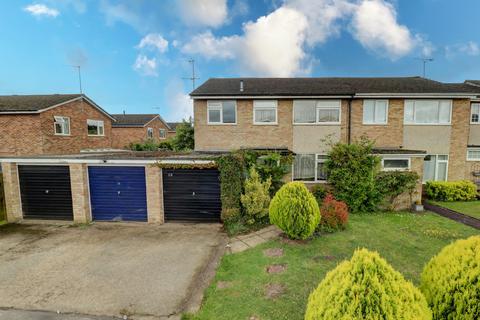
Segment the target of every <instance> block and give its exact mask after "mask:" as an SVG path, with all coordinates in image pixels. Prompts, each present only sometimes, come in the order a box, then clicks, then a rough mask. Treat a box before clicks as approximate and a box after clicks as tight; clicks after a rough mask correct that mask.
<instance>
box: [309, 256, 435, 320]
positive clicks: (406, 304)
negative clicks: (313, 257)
mask: <svg viewBox="0 0 480 320" xmlns="http://www.w3.org/2000/svg"><path fill="white" fill-rule="evenodd" d="M431 318H432V315H431V311H430V309H429V308H428V305H427V302H426V300H425V297H423V295H422V293H421V292H420V290H418V289H417V288H415V287H414V286H413V284H412V283H410V282H408V281H407V280H405V279H404V278H403V276H402V275H401V274H400V273H399V272H398V271H395V270H394V269H393V268H392V266H390V265H389V264H388V263H387V262H386V261H385V260H384V259H382V258H381V257H380V255H379V254H378V253H376V252H370V251H368V250H367V249H359V250H357V251H355V253H354V254H353V257H352V259H351V260H349V261H344V262H342V263H340V264H339V265H338V266H337V267H336V268H335V269H333V270H332V271H330V272H329V273H327V275H326V276H325V278H324V279H323V281H322V282H320V284H319V286H318V287H317V289H315V290H314V291H313V292H312V294H310V297H309V298H308V305H307V311H306V314H305V320H319V319H325V320H327V319H328V320H330V319H392V320H394V319H417V320H423V319H431Z"/></svg>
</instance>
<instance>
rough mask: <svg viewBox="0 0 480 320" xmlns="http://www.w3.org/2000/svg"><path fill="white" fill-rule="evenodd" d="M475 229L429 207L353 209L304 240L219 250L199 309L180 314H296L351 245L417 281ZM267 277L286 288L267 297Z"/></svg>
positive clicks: (350, 250) (292, 319)
mask: <svg viewBox="0 0 480 320" xmlns="http://www.w3.org/2000/svg"><path fill="white" fill-rule="evenodd" d="M474 234H479V232H478V231H477V230H475V229H473V228H470V227H467V226H465V225H463V224H460V223H457V222H454V221H452V220H449V219H446V218H443V217H440V216H437V215H435V214H433V213H426V214H422V215H416V214H412V213H398V214H394V213H386V214H372V215H360V216H359V215H352V216H351V217H350V224H349V227H348V229H347V230H345V231H342V232H337V233H334V234H329V235H325V236H322V237H320V238H317V239H315V240H312V241H310V242H308V243H306V244H298V243H286V241H284V240H275V241H271V242H268V243H266V244H263V245H260V246H258V247H256V248H253V249H250V250H247V251H245V252H241V253H237V254H233V255H226V256H224V257H223V259H222V262H221V265H220V267H219V269H218V271H217V275H216V277H215V280H214V282H213V284H212V285H211V286H210V287H209V288H208V289H207V291H206V295H205V299H204V302H203V306H202V308H201V310H200V311H199V312H198V313H197V314H196V315H194V316H191V317H187V316H186V317H185V318H186V319H190V318H192V319H196V320H200V319H204V320H210V319H223V320H230V319H231V320H236V319H240V320H244V319H261V320H266V319H272V320H273V319H276V320H277V319H285V320H287V319H288V320H297V319H298V320H300V319H303V316H304V310H305V306H306V302H307V298H308V295H309V294H310V292H311V291H312V290H313V289H314V288H315V287H316V286H317V285H318V283H319V282H320V281H321V280H322V278H323V277H324V276H325V274H326V272H327V271H329V270H331V269H333V268H334V267H335V266H336V265H337V264H338V263H339V262H340V261H341V260H344V259H349V258H350V257H351V255H352V253H353V251H354V250H355V249H356V248H359V247H366V248H368V249H370V250H376V251H378V252H380V254H381V255H382V256H383V257H384V258H386V259H387V261H388V262H390V263H391V264H392V265H393V266H394V267H395V268H396V269H397V270H399V271H400V272H402V273H403V275H404V276H405V277H406V278H407V279H409V280H412V281H413V282H414V283H418V281H419V277H420V273H421V271H422V268H423V266H424V265H425V263H426V262H427V261H428V260H429V259H430V258H431V257H432V256H433V255H435V254H436V253H437V252H438V251H439V250H440V249H441V248H442V247H443V246H445V245H447V244H448V243H450V242H452V241H453V240H455V239H459V238H466V237H468V236H471V235H474ZM266 248H283V249H284V256H283V257H265V256H264V254H263V250H264V249H266ZM274 263H276V264H279V263H281V264H286V265H287V270H286V271H285V272H284V273H281V274H274V275H272V274H268V273H267V272H266V267H267V266H269V265H271V264H274ZM219 281H226V282H224V283H223V287H224V288H223V289H221V288H217V283H218V282H219ZM271 283H278V284H282V285H283V286H284V287H285V293H284V294H283V295H282V296H280V297H278V298H276V299H267V298H266V297H265V287H266V286H267V285H268V284H271ZM225 284H226V288H225ZM251 317H252V318H251Z"/></svg>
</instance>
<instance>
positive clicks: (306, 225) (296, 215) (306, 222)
mask: <svg viewBox="0 0 480 320" xmlns="http://www.w3.org/2000/svg"><path fill="white" fill-rule="evenodd" d="M269 216H270V222H271V223H273V224H275V225H276V226H277V227H279V228H280V229H282V230H283V232H285V233H286V234H287V236H288V237H290V238H292V239H307V238H308V237H310V236H311V235H312V234H313V232H314V231H315V228H316V227H317V226H318V223H319V221H320V209H319V207H318V203H317V200H315V198H314V197H313V195H312V194H311V193H310V191H308V189H307V187H305V185H304V184H303V183H302V182H289V183H287V184H285V185H283V186H282V187H281V188H280V190H278V191H277V193H276V194H275V196H274V197H273V199H272V201H271V202H270V207H269Z"/></svg>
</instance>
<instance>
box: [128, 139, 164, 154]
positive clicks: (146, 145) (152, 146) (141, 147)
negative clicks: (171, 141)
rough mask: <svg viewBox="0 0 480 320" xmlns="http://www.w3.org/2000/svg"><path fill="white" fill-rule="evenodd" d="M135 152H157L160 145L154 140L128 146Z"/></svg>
mask: <svg viewBox="0 0 480 320" xmlns="http://www.w3.org/2000/svg"><path fill="white" fill-rule="evenodd" d="M128 148H129V149H130V150H133V151H157V150H158V144H157V143H156V142H155V140H153V139H148V140H145V141H144V142H132V143H130V145H129V146H128Z"/></svg>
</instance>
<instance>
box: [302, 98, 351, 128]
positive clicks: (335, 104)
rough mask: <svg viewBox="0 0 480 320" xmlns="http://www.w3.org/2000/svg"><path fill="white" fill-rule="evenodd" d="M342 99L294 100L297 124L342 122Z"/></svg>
mask: <svg viewBox="0 0 480 320" xmlns="http://www.w3.org/2000/svg"><path fill="white" fill-rule="evenodd" d="M340 108H341V101H340V100H294V101H293V122H294V123H295V124H340V113H341V111H340Z"/></svg>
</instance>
